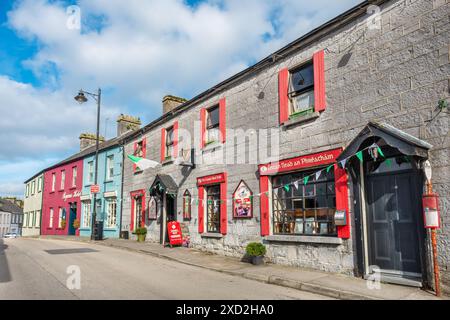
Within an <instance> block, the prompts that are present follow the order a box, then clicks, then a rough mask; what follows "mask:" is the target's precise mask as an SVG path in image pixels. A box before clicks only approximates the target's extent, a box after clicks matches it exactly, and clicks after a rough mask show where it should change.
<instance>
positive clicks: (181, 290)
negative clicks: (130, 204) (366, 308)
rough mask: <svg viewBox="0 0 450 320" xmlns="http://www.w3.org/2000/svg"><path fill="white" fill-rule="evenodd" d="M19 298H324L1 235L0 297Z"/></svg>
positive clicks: (160, 262)
mask: <svg viewBox="0 0 450 320" xmlns="http://www.w3.org/2000/svg"><path fill="white" fill-rule="evenodd" d="M10 299H20V300H35V299H39V300H47V299H52V300H92V299H99V300H108V299H116V300H130V299H132V300H140V299H164V300H191V299H192V300H209V299H216V300H239V301H244V300H247V299H251V300H327V299H329V297H327V296H322V295H319V294H312V293H309V292H303V291H299V290H295V289H291V288H285V287H281V286H275V285H271V284H267V283H262V282H255V281H253V280H248V279H243V278H239V277H235V276H232V275H228V274H224V273H218V272H215V271H211V270H205V269H201V268H197V267H194V266H190V265H186V264H183V263H178V262H175V261H171V260H168V259H160V258H157V257H154V256H151V255H146V254H141V253H139V252H136V251H129V250H121V249H117V248H113V247H107V246H104V245H99V244H96V243H87V242H86V243H81V242H79V241H61V240H59V239H58V240H56V239H30V238H18V239H5V240H3V239H0V301H1V300H10Z"/></svg>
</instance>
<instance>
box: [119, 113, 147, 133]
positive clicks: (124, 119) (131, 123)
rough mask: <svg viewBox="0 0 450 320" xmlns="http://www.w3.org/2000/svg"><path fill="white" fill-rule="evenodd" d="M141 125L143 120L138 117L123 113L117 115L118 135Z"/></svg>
mask: <svg viewBox="0 0 450 320" xmlns="http://www.w3.org/2000/svg"><path fill="white" fill-rule="evenodd" d="M140 127H141V120H140V119H139V118H138V117H133V116H129V115H126V114H121V115H120V116H118V117H117V136H118V137H120V136H121V135H123V134H124V133H126V132H128V131H130V130H136V129H139V128H140Z"/></svg>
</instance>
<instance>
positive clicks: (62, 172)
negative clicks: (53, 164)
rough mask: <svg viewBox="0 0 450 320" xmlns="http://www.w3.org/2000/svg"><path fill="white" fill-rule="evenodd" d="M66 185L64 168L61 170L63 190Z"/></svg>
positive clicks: (61, 187)
mask: <svg viewBox="0 0 450 320" xmlns="http://www.w3.org/2000/svg"><path fill="white" fill-rule="evenodd" d="M65 185H66V170H62V171H61V185H60V189H61V190H63V189H64V186H65Z"/></svg>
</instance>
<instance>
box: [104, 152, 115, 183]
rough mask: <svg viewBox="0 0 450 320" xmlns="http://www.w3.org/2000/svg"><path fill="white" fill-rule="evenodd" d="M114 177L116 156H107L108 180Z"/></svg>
mask: <svg viewBox="0 0 450 320" xmlns="http://www.w3.org/2000/svg"><path fill="white" fill-rule="evenodd" d="M113 177H114V156H113V155H110V156H108V157H106V180H112V178H113Z"/></svg>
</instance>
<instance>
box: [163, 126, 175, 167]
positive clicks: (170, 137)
mask: <svg viewBox="0 0 450 320" xmlns="http://www.w3.org/2000/svg"><path fill="white" fill-rule="evenodd" d="M173 145H174V130H173V127H170V128H169V129H167V130H166V148H165V149H166V153H165V155H164V156H165V158H166V159H168V158H171V157H172V155H173Z"/></svg>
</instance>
